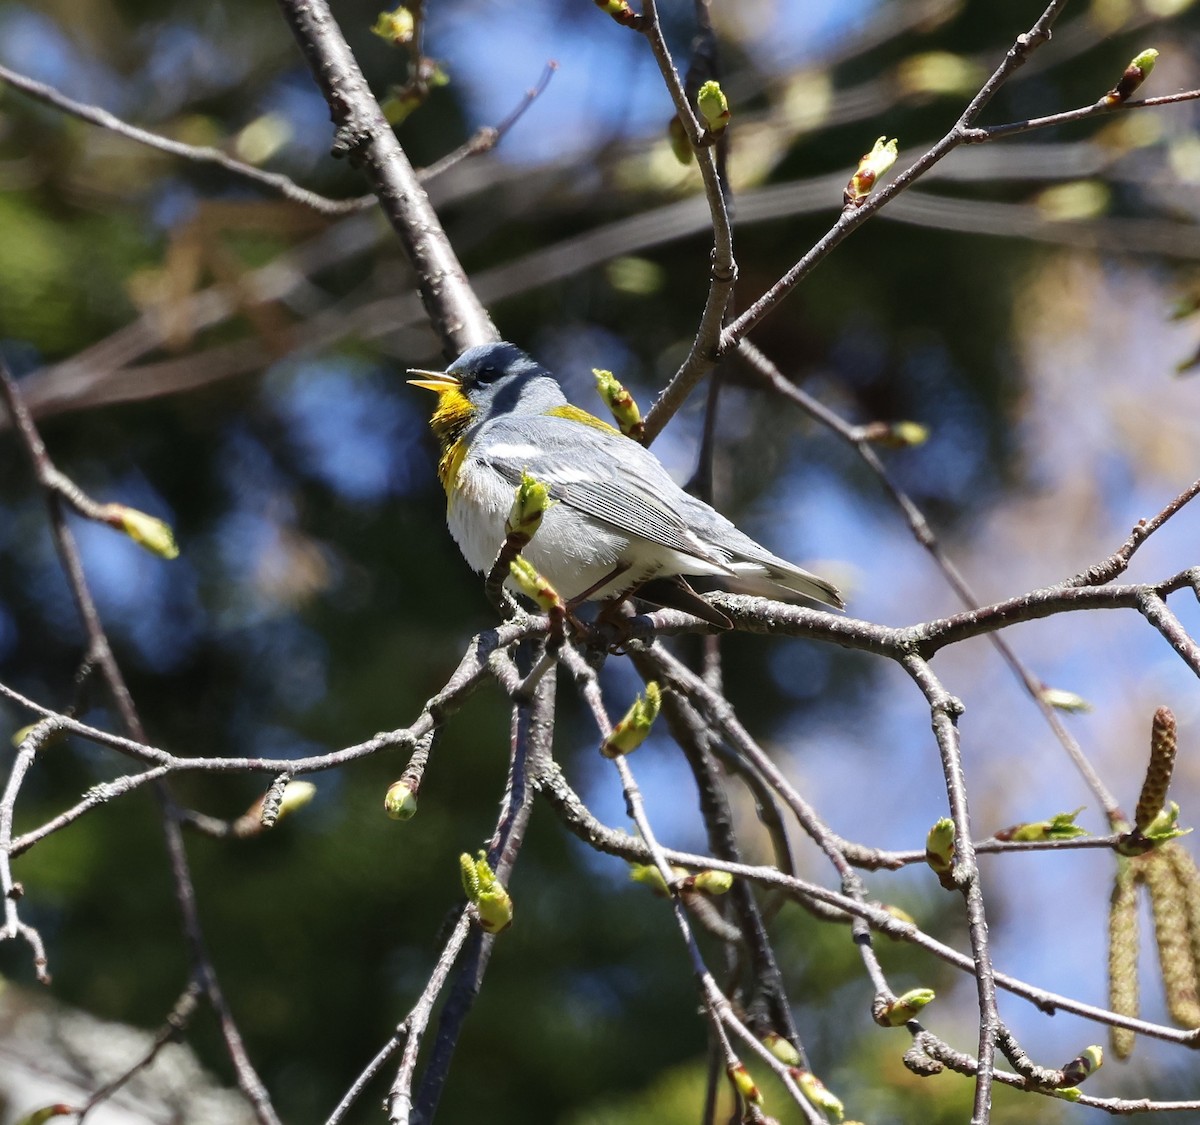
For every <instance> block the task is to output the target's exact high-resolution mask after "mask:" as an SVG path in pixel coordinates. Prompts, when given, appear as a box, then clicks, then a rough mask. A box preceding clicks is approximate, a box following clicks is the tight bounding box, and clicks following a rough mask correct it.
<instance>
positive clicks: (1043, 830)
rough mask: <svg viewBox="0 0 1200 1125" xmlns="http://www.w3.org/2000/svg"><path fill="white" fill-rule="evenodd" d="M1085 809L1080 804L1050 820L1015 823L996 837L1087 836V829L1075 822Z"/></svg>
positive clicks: (1035, 840) (1034, 838) (1003, 829)
mask: <svg viewBox="0 0 1200 1125" xmlns="http://www.w3.org/2000/svg"><path fill="white" fill-rule="evenodd" d="M1083 809H1084V806H1083V805H1080V806H1079V808H1077V809H1074V810H1073V811H1071V812H1061V813H1055V814H1054V816H1052V817H1051V818H1050V819H1049V820H1032V821H1028V822H1026V823H1024V824H1014V825H1012V827H1010V828H1002V829H1001V830H1000V831H999V832H997V833H996V839H997V840H1018V841H1024V842H1038V841H1045V840H1074V839H1075V838H1076V837H1078V836H1086V835H1087V829H1086V828H1080V827H1079V825H1078V824H1076V823H1075V818H1076V817H1077V816H1078V815H1079V814H1080V813H1081V812H1083Z"/></svg>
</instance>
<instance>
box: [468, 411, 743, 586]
mask: <svg viewBox="0 0 1200 1125" xmlns="http://www.w3.org/2000/svg"><path fill="white" fill-rule="evenodd" d="M579 429H580V426H579V423H578V422H572V421H570V420H568V419H564V418H554V417H547V416H545V415H539V416H537V417H535V418H528V417H526V418H517V419H507V418H502V419H497V420H496V421H495V422H493V423H490V424H489V425H488V426H487V427H486V428H485V430H484V431H482V432H481V434H480V435H479V437H486V441H485V442H484V444H485V446H488V447H492V448H495V449H497V450H498V451H499V452H501V453H502V454H503V455H501V456H496V457H494V458H492V457H488V458H481V460H483V459H486V460H487V461H488V463H489V464H490V465H491V466H492V468H494V469H495V470H496V471H497V472H499V473H500V474H501V476H503V477H504V478H505V479H506V480H509V481H511V482H512V484H513V486H514V487H516V485H517V484H518V483H519V482H520V479H521V473H522V472H523V471H524V472H527V473H530V474H531V475H532V476H534V477H536V478H537V479H538V480H540V481H541V482H542V483H543V484H545V485H547V486H548V487H549V489H550V496H551V498H552V499H554V500H557V501H558V502H559V503H561V504H566V505H567V506H568V507H570V508H574V509H575V510H576V511H579V512H583V513H585V514H586V515H589V516H591V517H592V518H594V519H598V520H603V521H604V522H605V523H607V524H609V525H611V526H612V527H615V528H617V529H618V530H620V531H623V532H626V533H628V534H631V535H636V536H638V537H639V538H642V539H646V540H649V541H650V542H652V543H657V544H659V545H660V546H663V547H669V548H671V549H672V550H674V551H678V552H680V554H683V555H688V556H690V557H691V558H695V559H701V560H703V561H704V562H706V563H708V564H709V565H710V566H714V567H716V568H718V569H719V570H721V571H724V572H725V573H731V572H730V570H729V567H728V566H727V565H726V563H725V560H723V559H721V558H719V557H717V556H716V555H714V554H713V553H712V552H711V551H710V550H709V549H708V548H707V547H706V546H705V545H704V544H703V543H702V542H701V541H700V540H699V539H697V538H696V536H695V535H693V534H692V533H691V531H690V530H689V529H688V525H687V523H686V522H685V520H684V519H683V517H682V516H681V515H680V509H684V510H686V509H687V508H688V507H689V506H692V505H695V504H697V503H699V501H697V500H696V499H695V498H694V497H690V496H688V494H687V493H686V492H684V491H683V489H681V488H680V487H679V485H677V484H676V483H675V482H674V481H673V480H672V479H671V477H670V474H668V472H667V471H666V469H664V468H663V467H662V465H661V464H660V463H659V461H658V459H657V458H656V457H655V456H654V455H653V454H652V453H650V452H649V451H648V450H647V449H645V448H643V447H642V446H641V445H639V444H638V443H637V442H635V441H633V440H632V439H630V438H627V437H625V436H624V435H622V434H618V433H611V434H610V433H607V432H605V431H603V430H591V431H589V433H588V441H587V443H586V444H582V443H581V442H580V440H579V436H580V435H579ZM479 437H477V438H476V441H479ZM713 515H717V513H715V512H714V513H713ZM717 518H718V519H720V518H721V517H720V516H717Z"/></svg>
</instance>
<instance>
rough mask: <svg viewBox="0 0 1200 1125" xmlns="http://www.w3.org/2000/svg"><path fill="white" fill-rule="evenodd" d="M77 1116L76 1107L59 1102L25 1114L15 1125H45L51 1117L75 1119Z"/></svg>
mask: <svg viewBox="0 0 1200 1125" xmlns="http://www.w3.org/2000/svg"><path fill="white" fill-rule="evenodd" d="M78 1114H79V1109H78V1108H77V1107H75V1106H69V1105H64V1104H63V1103H62V1102H59V1103H57V1104H56V1105H48V1106H43V1107H42V1108H41V1109H35V1110H34V1111H33V1112H32V1113H27V1114H26V1115H25V1116H24V1117H22V1118H21V1119H20V1121H18V1122H16V1125H45V1123H46V1122H47V1121H49V1120H50V1119H51V1118H52V1117H76V1116H78Z"/></svg>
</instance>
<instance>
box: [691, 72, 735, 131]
mask: <svg viewBox="0 0 1200 1125" xmlns="http://www.w3.org/2000/svg"><path fill="white" fill-rule="evenodd" d="M696 108H697V109H699V110H700V116H701V118H703V120H704V124H705V125H707V126H708V131H709V132H710V133H711V134H712V135H713V136H714V137H719V136H720V135H721V134H722V133H723V132H725V128H726V126H728V124H729V118H730V113H729V99H728V98H726V97H725V91H724V90H722V89H721V84H720V83H719V82H712V81H709V82H705V83H704V85H703V86H701V87H700V92H699V93H698V94H697V95H696Z"/></svg>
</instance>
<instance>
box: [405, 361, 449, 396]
mask: <svg viewBox="0 0 1200 1125" xmlns="http://www.w3.org/2000/svg"><path fill="white" fill-rule="evenodd" d="M409 374H410V375H420V376H421V378H420V379H409V380H408V382H409V383H410V384H411V385H412V386H414V387H423V388H424V389H425V390H427V391H436V392H437V393H438V394H444V393H445V392H446V391H453V390H457V389H458V388H459V387H461V386H462V381H461V380H460V379H459V377H458V376H457V375H451V374H450V372H448V371H422V370H421V369H420V368H417V367H414V368H412V369H411V370H410V371H409Z"/></svg>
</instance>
